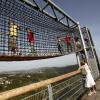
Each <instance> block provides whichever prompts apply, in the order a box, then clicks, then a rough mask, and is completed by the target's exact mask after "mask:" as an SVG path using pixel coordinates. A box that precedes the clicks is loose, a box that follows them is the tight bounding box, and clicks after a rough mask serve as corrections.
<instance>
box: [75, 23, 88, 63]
mask: <svg viewBox="0 0 100 100" xmlns="http://www.w3.org/2000/svg"><path fill="white" fill-rule="evenodd" d="M77 24H78V29H79V33H80V36H81V39H82V43H83V49H84V52H85V56H86V59H87V63H88V64H89V61H88V54H87V50H86V45H85V42H84V38H83V35H82V31H81V27H80V25H79V22H77Z"/></svg>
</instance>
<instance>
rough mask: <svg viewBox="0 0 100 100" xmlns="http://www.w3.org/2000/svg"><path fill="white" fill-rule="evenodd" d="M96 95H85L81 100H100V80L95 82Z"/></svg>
mask: <svg viewBox="0 0 100 100" xmlns="http://www.w3.org/2000/svg"><path fill="white" fill-rule="evenodd" d="M96 88H97V93H96V94H92V95H91V96H88V95H87V93H86V94H85V95H84V96H83V97H82V98H81V100H100V78H99V79H98V80H97V82H96Z"/></svg>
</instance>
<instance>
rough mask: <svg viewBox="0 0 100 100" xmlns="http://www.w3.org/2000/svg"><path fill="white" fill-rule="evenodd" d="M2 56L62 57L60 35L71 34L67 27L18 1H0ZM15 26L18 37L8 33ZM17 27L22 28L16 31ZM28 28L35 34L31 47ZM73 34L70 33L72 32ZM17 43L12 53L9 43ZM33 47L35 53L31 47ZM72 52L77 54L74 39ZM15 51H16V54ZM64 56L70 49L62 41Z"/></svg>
mask: <svg viewBox="0 0 100 100" xmlns="http://www.w3.org/2000/svg"><path fill="white" fill-rule="evenodd" d="M0 6H1V7H0V12H1V13H0V54H1V55H24V56H55V55H61V54H60V52H59V50H58V46H57V36H59V37H60V38H62V37H65V36H66V34H67V33H68V32H69V29H68V27H65V26H64V25H62V24H60V23H59V22H57V21H55V20H54V19H52V18H50V17H49V16H46V15H44V14H43V13H41V12H40V11H37V10H34V9H33V8H32V7H29V6H28V5H26V4H24V3H23V2H21V1H19V0H3V1H1V0H0ZM11 23H13V26H12V27H13V29H12V30H13V31H12V33H13V34H15V33H14V32H15V31H16V34H17V35H16V36H17V37H16V38H15V39H14V38H12V37H11V36H10V35H9V34H10V31H11V26H10V24H11ZM14 25H16V26H17V27H18V26H19V28H16V29H15V28H14ZM26 28H29V29H31V31H32V32H33V33H34V34H35V43H34V44H33V45H32V46H30V44H29V41H28V40H27V31H26ZM70 33H71V32H70ZM11 39H12V41H15V44H14V45H16V46H15V47H14V48H12V50H9V41H10V40H11ZM33 46H34V49H35V50H34V52H32V50H31V49H32V47H33ZM72 48H73V49H72V52H73V51H74V48H75V46H74V42H73V40H72ZM13 49H14V50H15V51H16V53H14V51H13ZM63 51H64V54H66V53H68V52H67V46H65V43H64V42H63Z"/></svg>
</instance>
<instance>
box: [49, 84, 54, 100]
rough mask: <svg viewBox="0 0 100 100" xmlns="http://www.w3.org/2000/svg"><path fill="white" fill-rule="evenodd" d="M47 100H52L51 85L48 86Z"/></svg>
mask: <svg viewBox="0 0 100 100" xmlns="http://www.w3.org/2000/svg"><path fill="white" fill-rule="evenodd" d="M48 93H49V100H53V92H52V86H51V84H49V85H48Z"/></svg>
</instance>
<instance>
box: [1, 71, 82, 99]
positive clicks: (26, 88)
mask: <svg viewBox="0 0 100 100" xmlns="http://www.w3.org/2000/svg"><path fill="white" fill-rule="evenodd" d="M78 73H80V70H76V71H73V72H70V73H67V74H64V75H61V76H58V77H54V78H51V79H47V80H44V81H41V82H37V83H33V84H30V85H26V86H23V87H19V88H16V89H12V90H8V91H6V92H2V93H0V100H6V99H9V98H12V97H15V96H18V95H21V94H24V93H27V92H30V91H32V90H35V89H38V88H41V87H45V86H47V85H49V84H51V83H55V82H58V81H61V80H63V79H65V78H68V77H71V76H73V75H76V74H78Z"/></svg>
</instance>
